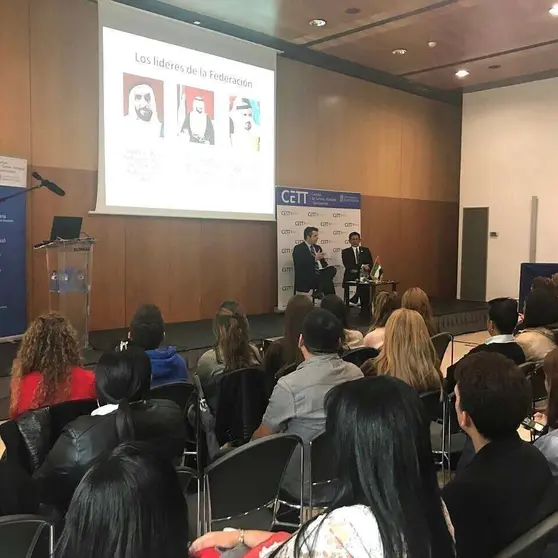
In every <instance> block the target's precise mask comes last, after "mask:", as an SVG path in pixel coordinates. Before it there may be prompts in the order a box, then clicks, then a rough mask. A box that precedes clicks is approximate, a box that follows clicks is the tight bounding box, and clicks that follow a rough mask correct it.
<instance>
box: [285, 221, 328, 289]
mask: <svg viewBox="0 0 558 558" xmlns="http://www.w3.org/2000/svg"><path fill="white" fill-rule="evenodd" d="M317 242H318V229H317V228H316V227H306V228H305V229H304V242H301V243H300V244H297V245H296V246H295V247H294V250H293V263H294V273H295V284H294V290H295V294H296V293H311V292H314V296H315V297H316V298H321V297H322V296H323V295H328V294H335V287H334V286H333V278H334V277H335V274H336V273H337V270H336V269H335V268H334V267H330V266H329V264H328V263H327V261H326V259H325V256H324V253H323V250H322V248H321V246H318V244H317Z"/></svg>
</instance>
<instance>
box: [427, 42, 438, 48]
mask: <svg viewBox="0 0 558 558" xmlns="http://www.w3.org/2000/svg"><path fill="white" fill-rule="evenodd" d="M437 46H438V43H437V42H436V41H428V48H436V47H437Z"/></svg>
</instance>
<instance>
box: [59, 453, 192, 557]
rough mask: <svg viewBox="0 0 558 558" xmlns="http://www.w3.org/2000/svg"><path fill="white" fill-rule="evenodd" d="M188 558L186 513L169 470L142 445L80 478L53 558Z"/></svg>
mask: <svg viewBox="0 0 558 558" xmlns="http://www.w3.org/2000/svg"><path fill="white" fill-rule="evenodd" d="M187 554H188V513H187V507H186V501H185V499H184V496H183V493H182V489H181V486H180V483H179V481H178V477H177V474H176V472H175V470H174V468H173V467H172V465H171V464H170V463H169V462H168V461H167V460H164V459H160V458H159V457H157V456H156V455H154V454H152V453H151V448H148V447H146V446H145V445H144V444H122V445H120V446H118V447H117V448H116V449H115V450H114V451H112V452H110V453H108V454H106V455H104V456H102V457H101V459H100V460H99V462H98V463H96V464H95V465H94V466H93V467H91V469H90V470H89V471H88V472H87V474H86V475H85V476H84V477H83V479H82V480H81V482H80V483H79V486H78V487H77V489H76V492H75V494H74V497H73V498H72V502H71V504H70V508H69V510H68V513H67V515H66V520H65V526H64V531H63V532H62V535H61V537H60V540H59V541H58V546H57V548H56V556H57V558H132V557H133V558H154V557H155V556H157V558H178V557H183V556H184V557H185V556H187Z"/></svg>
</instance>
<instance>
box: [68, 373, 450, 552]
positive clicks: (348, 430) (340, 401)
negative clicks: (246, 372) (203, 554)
mask: <svg viewBox="0 0 558 558" xmlns="http://www.w3.org/2000/svg"><path fill="white" fill-rule="evenodd" d="M326 407H327V423H326V431H327V432H328V434H329V436H330V437H331V439H332V445H331V447H332V451H333V459H334V463H335V465H336V469H337V471H338V479H339V480H338V483H336V484H335V488H336V494H335V498H334V500H333V504H332V506H331V507H330V508H329V509H328V511H327V512H326V513H324V514H322V515H320V516H318V517H317V518H314V519H312V520H310V521H309V522H308V523H306V524H305V525H303V526H302V527H301V529H300V530H299V531H298V532H297V533H295V534H294V535H292V537H291V538H290V539H289V540H288V541H287V542H286V543H285V544H283V545H282V546H280V547H279V548H278V549H276V550H275V551H274V552H273V553H272V554H271V556H273V557H274V558H295V557H296V558H299V557H309V556H332V557H336V556H339V557H341V556H343V557H345V556H353V557H367V558H402V557H403V556H406V557H408V558H423V557H427V556H428V557H430V558H451V557H452V556H455V551H454V549H453V540H452V536H451V534H450V528H449V527H448V520H447V517H446V515H445V509H444V506H443V503H442V500H441V498H440V492H439V489H438V484H437V480H436V472H435V469H434V465H433V463H432V448H431V446H430V437H429V434H428V432H429V431H428V426H427V424H425V422H424V420H423V417H422V404H421V402H420V400H419V397H418V395H417V393H416V392H415V390H413V389H411V388H410V387H409V386H407V385H405V384H404V383H403V382H401V381H399V380H397V379H394V378H387V377H381V378H367V379H361V380H356V381H354V382H347V383H344V384H342V385H340V386H337V387H335V388H333V389H332V390H331V392H330V393H329V394H328V396H327V399H326ZM356 425H358V428H357V427H356ZM271 535H272V533H266V532H262V531H245V532H241V533H239V532H238V531H236V532H235V531H226V532H219V533H218V532H215V533H208V534H207V535H204V536H203V537H201V538H200V539H198V540H197V541H195V542H194V544H193V545H192V547H191V550H192V551H194V552H198V551H200V550H202V549H204V548H210V547H223V548H232V547H235V546H236V545H237V544H238V542H239V540H243V541H244V543H245V544H246V545H247V546H249V547H255V546H258V545H261V544H262V543H264V542H265V541H266V540H268V539H269V537H270V536H271ZM266 556H269V554H266ZM72 558H73V557H72Z"/></svg>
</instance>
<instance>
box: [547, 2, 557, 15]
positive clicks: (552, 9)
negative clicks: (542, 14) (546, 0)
mask: <svg viewBox="0 0 558 558" xmlns="http://www.w3.org/2000/svg"><path fill="white" fill-rule="evenodd" d="M548 13H549V14H550V15H551V16H554V17H558V4H554V6H552V8H550V10H548Z"/></svg>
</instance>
